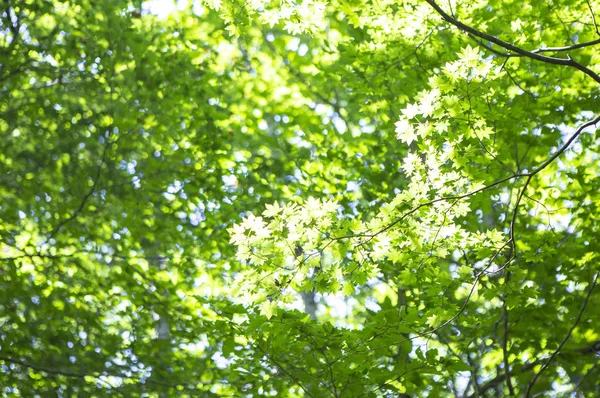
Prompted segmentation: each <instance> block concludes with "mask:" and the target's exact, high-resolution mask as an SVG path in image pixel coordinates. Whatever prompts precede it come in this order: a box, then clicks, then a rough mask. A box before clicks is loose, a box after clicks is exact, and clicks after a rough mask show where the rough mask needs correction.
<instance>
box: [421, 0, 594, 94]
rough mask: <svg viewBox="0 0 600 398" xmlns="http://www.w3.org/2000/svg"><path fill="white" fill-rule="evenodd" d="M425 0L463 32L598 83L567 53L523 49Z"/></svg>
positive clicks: (589, 71)
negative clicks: (553, 54)
mask: <svg viewBox="0 0 600 398" xmlns="http://www.w3.org/2000/svg"><path fill="white" fill-rule="evenodd" d="M425 1H426V2H427V3H428V4H429V5H430V6H431V7H433V8H434V9H435V11H437V13H438V14H440V16H441V17H442V18H443V19H444V20H446V21H447V22H449V23H451V24H452V25H454V26H456V27H457V28H459V29H460V30H462V31H463V32H466V33H469V34H471V35H473V36H476V37H479V38H480V39H483V40H487V41H489V42H491V43H494V44H496V45H498V46H500V47H502V48H504V49H506V50H509V51H512V52H514V53H516V54H518V55H519V56H523V57H528V58H531V59H534V60H536V61H541V62H544V63H547V64H552V65H564V66H570V67H572V68H575V69H577V70H579V71H581V72H583V73H585V74H586V75H588V76H590V77H591V78H592V79H594V80H595V81H596V82H597V83H600V76H599V75H598V74H597V73H596V72H594V71H593V70H591V69H589V68H588V67H586V66H583V65H582V64H580V63H579V62H576V61H574V60H573V59H572V58H571V57H570V56H569V55H567V58H556V57H548V56H546V55H541V54H539V52H541V51H540V50H537V52H533V51H527V50H524V49H522V48H520V47H517V46H515V45H513V44H510V43H507V42H505V41H503V40H500V39H498V38H497V37H494V36H491V35H489V34H487V33H484V32H481V31H479V30H477V29H475V28H472V27H471V26H468V25H465V24H464V23H462V22H460V21H459V20H457V19H455V18H453V17H452V16H450V15H448V14H447V13H446V12H445V11H444V10H443V9H442V8H441V7H440V6H439V5H437V3H436V2H435V1H434V0H425ZM588 43H590V42H588ZM592 43H593V42H592ZM582 44H586V43H582ZM586 45H590V44H586ZM575 46H577V45H575ZM487 48H488V49H490V48H489V47H487ZM559 48H565V47H559ZM578 48H580V47H578ZM550 51H552V50H550ZM560 51H566V50H560ZM495 53H496V54H499V55H500V54H502V53H498V52H496V51H495Z"/></svg>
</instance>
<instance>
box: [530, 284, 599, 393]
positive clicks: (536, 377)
mask: <svg viewBox="0 0 600 398" xmlns="http://www.w3.org/2000/svg"><path fill="white" fill-rule="evenodd" d="M598 275H599V273H596V275H595V276H594V280H593V281H592V284H591V286H590V288H589V290H588V292H587V295H586V296H585V300H583V304H582V305H581V309H580V310H579V314H577V318H575V322H574V323H573V325H572V326H571V328H570V329H569V331H568V332H567V335H566V336H565V338H564V339H563V340H562V341H561V342H560V344H559V345H558V347H557V348H556V350H554V352H553V353H552V355H550V358H548V360H547V361H546V362H545V363H544V365H543V366H542V367H541V368H540V370H539V372H537V373H536V374H535V376H534V377H533V379H532V380H531V381H530V382H529V385H528V386H527V391H526V392H525V397H526V398H528V397H529V396H530V394H531V389H532V388H533V386H534V385H535V383H536V382H537V380H538V378H539V377H540V375H541V374H542V373H543V372H544V371H545V370H546V369H547V368H548V366H550V363H552V361H553V360H554V358H556V356H557V355H558V353H559V352H560V350H561V349H562V348H563V347H564V345H565V344H566V343H567V341H568V340H569V338H570V337H571V333H573V330H575V328H576V327H577V325H578V324H579V321H580V320H581V317H582V316H583V311H584V310H585V307H586V306H587V303H588V301H589V300H590V296H591V295H592V292H593V291H594V288H595V287H596V282H597V281H598Z"/></svg>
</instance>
